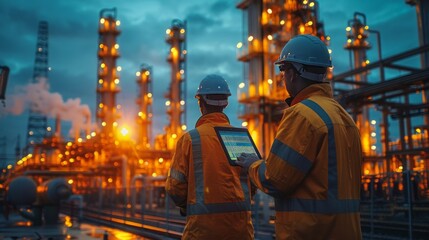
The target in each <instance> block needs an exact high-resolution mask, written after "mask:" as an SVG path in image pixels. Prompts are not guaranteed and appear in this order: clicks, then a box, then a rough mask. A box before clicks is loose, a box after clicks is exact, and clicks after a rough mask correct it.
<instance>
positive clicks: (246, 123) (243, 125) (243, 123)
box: [241, 122, 249, 127]
mask: <svg viewBox="0 0 429 240" xmlns="http://www.w3.org/2000/svg"><path fill="white" fill-rule="evenodd" d="M247 125H249V123H248V122H242V123H241V126H242V127H247Z"/></svg>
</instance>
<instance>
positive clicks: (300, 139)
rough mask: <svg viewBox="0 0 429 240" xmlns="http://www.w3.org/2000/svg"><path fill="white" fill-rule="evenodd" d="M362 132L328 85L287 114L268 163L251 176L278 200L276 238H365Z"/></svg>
mask: <svg viewBox="0 0 429 240" xmlns="http://www.w3.org/2000/svg"><path fill="white" fill-rule="evenodd" d="M361 161H362V150H361V142H360V134H359V130H358V128H357V127H356V125H355V123H354V121H353V120H352V118H351V117H350V116H349V114H348V113H347V112H346V111H345V110H344V109H343V108H342V107H341V106H340V105H339V104H338V103H337V102H336V101H335V100H334V99H333V98H332V90H331V87H330V85H329V84H328V83H326V84H313V85H311V86H309V87H307V88H305V89H303V90H302V91H301V92H300V93H299V94H298V95H297V96H296V97H295V99H293V101H292V104H291V106H290V107H289V108H287V109H286V110H285V112H284V115H283V118H282V120H281V122H280V126H279V129H278V131H277V134H276V137H275V140H274V143H273V144H272V146H271V150H270V153H269V155H268V158H267V159H266V160H265V161H264V160H259V161H257V162H255V163H253V164H252V165H251V166H250V168H249V176H250V178H251V180H252V181H253V182H254V183H255V185H257V187H258V188H259V189H261V190H263V191H264V192H265V193H267V194H269V195H271V196H273V197H274V200H275V210H276V221H275V222H276V223H275V228H276V239H311V240H315V239H323V240H326V239H340V240H343V239H347V240H353V239H361V238H362V234H361V227H360V216H359V200H360V196H359V194H360V181H361Z"/></svg>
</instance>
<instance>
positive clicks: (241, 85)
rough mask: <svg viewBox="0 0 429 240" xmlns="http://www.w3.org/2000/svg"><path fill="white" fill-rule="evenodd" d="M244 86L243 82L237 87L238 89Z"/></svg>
mask: <svg viewBox="0 0 429 240" xmlns="http://www.w3.org/2000/svg"><path fill="white" fill-rule="evenodd" d="M245 86H246V84H245V83H244V82H242V83H240V84H238V87H239V88H244V87H245Z"/></svg>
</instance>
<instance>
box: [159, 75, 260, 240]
mask: <svg viewBox="0 0 429 240" xmlns="http://www.w3.org/2000/svg"><path fill="white" fill-rule="evenodd" d="M230 95H231V92H230V90H229V87H228V84H227V82H226V81H225V80H224V79H223V78H222V77H221V76H219V75H214V74H211V75H208V76H206V77H205V78H204V79H203V80H202V81H201V83H200V85H199V88H198V90H197V93H196V96H195V97H196V98H197V99H198V104H199V107H200V111H201V113H202V116H201V117H200V118H199V119H198V121H197V123H196V128H195V129H193V130H191V131H189V132H187V133H185V134H184V135H183V136H182V137H181V138H180V139H179V140H178V142H177V146H176V151H175V153H174V156H173V160H172V164H171V168H170V170H169V173H168V177H167V182H166V187H165V188H166V191H167V193H168V194H169V196H170V197H171V198H172V199H173V201H174V203H175V204H176V205H177V206H178V207H180V208H181V212H182V213H184V214H186V226H185V229H184V232H183V237H182V239H201V240H208V239H214V240H220V239H231V240H237V239H243V240H246V239H253V225H252V219H251V212H250V198H251V184H250V180H249V179H248V176H247V172H246V171H244V170H243V169H242V168H241V167H239V166H232V165H230V164H229V162H228V160H227V158H226V155H225V153H224V151H223V149H222V146H221V145H220V142H219V140H218V137H217V135H216V132H215V130H214V127H217V126H222V127H231V125H230V123H229V119H228V117H227V116H226V115H225V114H224V113H223V109H224V108H225V107H226V106H227V105H228V97H229V96H230Z"/></svg>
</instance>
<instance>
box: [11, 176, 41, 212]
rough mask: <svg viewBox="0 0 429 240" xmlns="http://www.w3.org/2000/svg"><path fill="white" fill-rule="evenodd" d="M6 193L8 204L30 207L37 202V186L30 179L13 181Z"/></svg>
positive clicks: (20, 178)
mask: <svg viewBox="0 0 429 240" xmlns="http://www.w3.org/2000/svg"><path fill="white" fill-rule="evenodd" d="M6 191H7V202H8V203H11V204H13V205H30V204H33V203H34V202H35V201H36V196H37V185H36V183H35V182H34V181H33V179H31V178H30V177H24V176H22V177H17V178H14V179H12V181H11V182H10V183H9V185H8V187H7V190H6Z"/></svg>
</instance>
